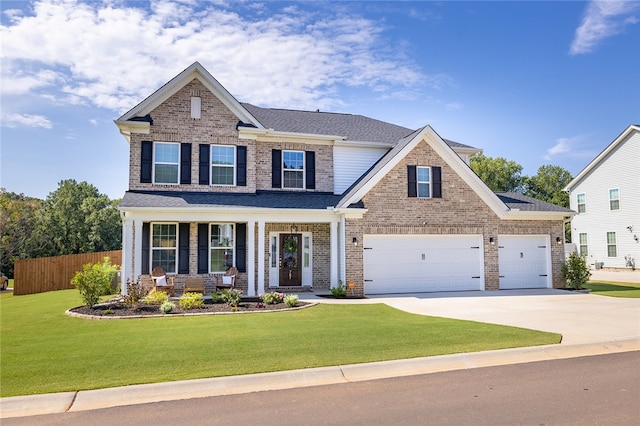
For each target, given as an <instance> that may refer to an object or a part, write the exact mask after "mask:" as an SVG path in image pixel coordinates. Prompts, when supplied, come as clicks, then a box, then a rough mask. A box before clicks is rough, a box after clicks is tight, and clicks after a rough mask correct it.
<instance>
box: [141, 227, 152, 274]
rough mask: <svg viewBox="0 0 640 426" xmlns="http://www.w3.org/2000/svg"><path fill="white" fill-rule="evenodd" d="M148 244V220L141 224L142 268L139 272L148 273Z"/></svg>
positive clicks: (149, 241)
mask: <svg viewBox="0 0 640 426" xmlns="http://www.w3.org/2000/svg"><path fill="white" fill-rule="evenodd" d="M149 244H151V224H150V223H149V222H144V223H143V224H142V265H141V266H142V269H141V271H140V272H141V273H143V274H148V273H149V261H150V257H151V256H149Z"/></svg>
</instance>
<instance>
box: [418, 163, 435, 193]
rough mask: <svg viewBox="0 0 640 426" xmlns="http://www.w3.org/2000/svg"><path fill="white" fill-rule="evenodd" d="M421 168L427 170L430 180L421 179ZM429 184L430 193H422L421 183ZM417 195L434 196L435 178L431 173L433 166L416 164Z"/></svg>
mask: <svg viewBox="0 0 640 426" xmlns="http://www.w3.org/2000/svg"><path fill="white" fill-rule="evenodd" d="M420 170H427V171H428V172H427V173H428V175H429V180H420ZM421 184H422V185H427V186H428V188H429V191H428V194H427V195H424V194H422V195H421V193H420V185H421ZM416 196H417V197H418V198H431V197H432V196H433V179H432V175H431V167H427V166H416Z"/></svg>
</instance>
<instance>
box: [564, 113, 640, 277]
mask: <svg viewBox="0 0 640 426" xmlns="http://www.w3.org/2000/svg"><path fill="white" fill-rule="evenodd" d="M565 191H569V200H570V205H571V208H572V209H573V210H575V211H577V212H578V215H577V216H574V217H573V219H572V220H571V240H572V241H573V243H574V244H575V245H576V248H577V250H578V251H579V253H580V254H583V255H585V256H586V258H587V261H588V263H589V264H590V265H592V266H596V264H597V266H598V267H599V266H600V264H602V265H603V266H604V267H605V268H633V269H635V267H636V266H635V265H636V264H640V241H639V240H640V126H638V125H632V126H629V127H627V128H626V129H625V131H624V132H622V133H621V134H620V136H618V137H617V138H616V139H615V140H614V141H613V142H611V143H610V144H609V146H607V147H606V148H605V149H604V151H602V152H601V153H600V154H599V155H598V156H597V157H596V158H595V159H594V160H593V161H591V162H590V163H589V164H588V165H587V167H585V168H584V169H583V170H582V171H581V172H580V173H579V174H578V175H577V176H576V177H575V179H573V180H572V181H571V182H570V183H569V185H567V187H566V188H565ZM639 266H640V265H639Z"/></svg>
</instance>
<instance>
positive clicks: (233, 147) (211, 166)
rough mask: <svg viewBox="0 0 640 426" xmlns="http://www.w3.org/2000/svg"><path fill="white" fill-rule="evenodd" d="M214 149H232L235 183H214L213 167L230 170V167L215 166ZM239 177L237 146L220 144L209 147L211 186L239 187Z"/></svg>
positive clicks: (232, 167)
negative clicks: (237, 179)
mask: <svg viewBox="0 0 640 426" xmlns="http://www.w3.org/2000/svg"><path fill="white" fill-rule="evenodd" d="M214 148H231V149H233V165H232V166H231V169H232V170H233V183H230V184H229V183H213V167H214V166H216V167H224V168H227V169H228V168H229V166H228V165H226V164H224V165H220V164H217V165H216V164H213V149H214ZM237 176H238V147H237V146H236V145H218V144H210V145H209V185H210V186H224V187H234V186H237V182H236V178H237Z"/></svg>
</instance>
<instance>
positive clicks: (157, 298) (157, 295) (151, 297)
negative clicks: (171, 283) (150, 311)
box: [144, 291, 169, 305]
mask: <svg viewBox="0 0 640 426" xmlns="http://www.w3.org/2000/svg"><path fill="white" fill-rule="evenodd" d="M168 300H169V295H168V294H167V293H165V292H164V291H154V292H153V293H151V294H148V295H147V297H145V298H144V303H146V304H148V305H162V304H163V303H164V302H166V301H168Z"/></svg>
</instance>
